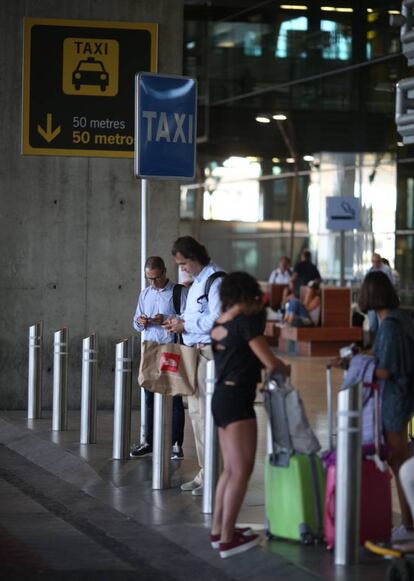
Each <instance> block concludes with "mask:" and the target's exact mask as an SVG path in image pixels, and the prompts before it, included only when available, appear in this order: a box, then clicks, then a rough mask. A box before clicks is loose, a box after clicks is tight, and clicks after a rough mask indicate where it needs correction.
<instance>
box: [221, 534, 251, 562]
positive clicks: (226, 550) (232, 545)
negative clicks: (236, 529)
mask: <svg viewBox="0 0 414 581" xmlns="http://www.w3.org/2000/svg"><path fill="white" fill-rule="evenodd" d="M259 542H260V537H259V535H250V536H248V537H246V536H245V535H240V534H239V533H234V536H233V538H232V540H231V541H230V542H229V543H220V546H219V549H220V557H221V558H222V559H227V557H232V556H233V555H238V554H239V553H244V551H248V550H249V549H252V548H253V547H255V546H256V545H258V544H259Z"/></svg>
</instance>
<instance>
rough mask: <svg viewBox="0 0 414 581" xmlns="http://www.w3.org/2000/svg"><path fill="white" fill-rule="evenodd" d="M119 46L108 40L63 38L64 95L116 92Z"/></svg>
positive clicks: (114, 41)
mask: <svg viewBox="0 0 414 581" xmlns="http://www.w3.org/2000/svg"><path fill="white" fill-rule="evenodd" d="M118 70H119V43H118V41H117V40H112V39H108V38H105V39H103V38H71V37H69V38H65V40H64V41H63V79H62V89H63V92H64V93H65V94H66V95H95V96H101V97H112V96H114V95H116V94H117V93H118Z"/></svg>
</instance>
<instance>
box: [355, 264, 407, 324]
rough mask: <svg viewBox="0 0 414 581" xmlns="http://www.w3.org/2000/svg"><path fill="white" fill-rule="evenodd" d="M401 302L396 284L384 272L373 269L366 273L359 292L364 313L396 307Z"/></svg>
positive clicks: (360, 306)
mask: <svg viewBox="0 0 414 581" xmlns="http://www.w3.org/2000/svg"><path fill="white" fill-rule="evenodd" d="M399 304H400V299H399V298H398V295H397V292H396V290H395V288H394V285H393V284H392V282H391V281H390V279H389V278H388V276H387V275H386V274H385V273H384V272H381V271H380V270H378V271H371V272H369V273H368V274H367V275H366V277H365V278H364V280H363V282H362V285H361V288H360V289H359V294H358V306H359V308H360V309H361V311H362V312H363V313H366V312H368V311H379V310H381V309H396V308H397V307H398V306H399Z"/></svg>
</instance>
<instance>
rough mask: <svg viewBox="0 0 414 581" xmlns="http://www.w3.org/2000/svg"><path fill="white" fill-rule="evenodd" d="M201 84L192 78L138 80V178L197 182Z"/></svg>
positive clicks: (141, 77)
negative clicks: (195, 178) (198, 98)
mask: <svg viewBox="0 0 414 581" xmlns="http://www.w3.org/2000/svg"><path fill="white" fill-rule="evenodd" d="M196 120H197V82H196V81H195V80H194V79H191V78H189V77H179V76H175V75H159V74H153V73H138V74H137V75H136V77H135V175H136V176H137V177H138V178H146V179H151V178H157V179H160V178H161V179H193V178H194V175H195V161H196V136H197V128H196Z"/></svg>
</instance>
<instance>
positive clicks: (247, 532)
mask: <svg viewBox="0 0 414 581" xmlns="http://www.w3.org/2000/svg"><path fill="white" fill-rule="evenodd" d="M234 532H235V533H239V534H240V535H244V536H246V537H250V536H251V535H252V534H253V531H252V529H251V528H250V527H234ZM210 543H211V546H212V547H213V549H218V548H220V535H210Z"/></svg>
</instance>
